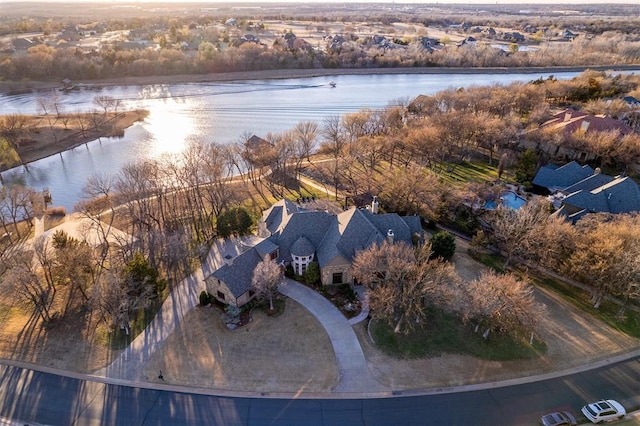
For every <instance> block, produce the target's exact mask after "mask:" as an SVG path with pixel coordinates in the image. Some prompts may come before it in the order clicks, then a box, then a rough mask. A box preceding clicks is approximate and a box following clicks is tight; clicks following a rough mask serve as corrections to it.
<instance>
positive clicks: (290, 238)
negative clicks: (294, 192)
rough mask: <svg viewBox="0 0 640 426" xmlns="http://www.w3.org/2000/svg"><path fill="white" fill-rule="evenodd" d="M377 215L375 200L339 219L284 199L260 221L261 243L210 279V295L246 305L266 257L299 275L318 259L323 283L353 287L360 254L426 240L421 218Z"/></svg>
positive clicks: (230, 261)
mask: <svg viewBox="0 0 640 426" xmlns="http://www.w3.org/2000/svg"><path fill="white" fill-rule="evenodd" d="M377 211H378V206H377V200H376V199H375V198H374V201H373V202H372V204H371V206H370V208H369V209H357V208H355V207H353V208H351V209H349V210H346V211H344V212H342V213H340V214H337V215H336V214H332V213H328V212H326V211H311V210H306V209H305V208H303V207H302V206H301V205H299V204H297V203H294V202H292V201H288V200H284V199H283V200H280V201H278V202H277V203H275V204H274V205H273V206H271V207H270V208H269V209H267V210H265V211H264V212H263V214H262V218H261V219H260V221H259V224H258V236H259V237H261V238H263V240H262V241H261V242H260V243H259V244H257V245H256V246H254V247H252V248H251V249H249V250H247V251H245V252H244V253H242V254H240V255H238V256H237V257H235V258H233V259H228V262H227V264H226V265H224V266H223V267H222V268H220V269H218V270H217V271H215V272H214V273H213V274H212V275H211V276H210V277H208V278H207V279H206V280H205V282H206V284H207V291H208V292H209V293H211V294H212V295H214V296H215V297H216V298H217V299H218V300H220V301H221V302H224V303H228V304H232V305H234V306H242V305H243V304H245V303H247V302H248V301H249V300H251V298H253V296H254V293H253V290H252V287H251V278H252V274H253V270H254V269H255V267H256V265H257V264H258V263H259V262H260V261H262V260H263V259H265V258H266V257H269V258H271V259H273V260H275V261H277V262H279V263H280V264H281V265H283V266H284V265H290V266H291V268H292V269H293V270H294V272H295V273H296V274H298V275H303V274H304V273H305V272H306V270H307V268H308V267H309V265H310V264H311V262H314V261H316V262H318V265H319V267H320V274H321V282H322V284H323V285H333V284H350V283H353V282H354V278H353V274H352V272H351V263H352V262H353V259H354V257H355V256H356V254H357V253H358V252H359V251H361V250H365V249H367V248H369V247H371V246H372V245H373V244H381V243H382V242H383V241H385V240H389V241H393V242H404V243H406V244H412V242H413V238H414V236H416V235H417V236H422V228H421V226H420V218H419V217H418V216H407V217H401V216H399V215H397V214H395V213H387V214H378V213H377Z"/></svg>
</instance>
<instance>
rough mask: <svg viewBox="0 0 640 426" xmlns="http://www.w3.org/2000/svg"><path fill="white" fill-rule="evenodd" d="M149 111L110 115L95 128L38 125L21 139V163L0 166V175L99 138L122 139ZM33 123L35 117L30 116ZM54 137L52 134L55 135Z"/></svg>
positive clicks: (18, 153)
mask: <svg viewBox="0 0 640 426" xmlns="http://www.w3.org/2000/svg"><path fill="white" fill-rule="evenodd" d="M147 114H148V112H147V111H145V110H130V111H123V112H119V113H110V114H109V118H108V119H107V120H106V121H104V122H103V123H101V124H100V125H99V126H98V127H97V128H85V129H84V130H82V129H79V128H62V127H61V126H60V125H57V126H54V127H53V128H48V127H47V126H41V127H40V128H38V129H37V130H36V131H33V130H29V131H27V132H26V133H25V134H24V135H23V136H24V138H23V139H25V140H28V141H29V142H28V143H27V144H26V145H25V146H22V147H20V148H18V149H17V150H16V153H17V155H18V157H19V158H20V162H21V164H16V165H13V166H11V167H7V166H5V165H2V166H0V172H5V171H7V170H12V169H14V168H16V167H20V166H27V167H28V165H29V164H30V163H32V162H34V161H38V160H42V159H43V158H48V157H52V156H54V155H58V154H62V153H63V152H66V151H70V150H72V149H74V148H77V147H79V146H81V145H84V144H86V143H89V142H92V141H94V140H97V139H100V138H109V137H121V136H123V135H124V132H125V130H126V129H128V128H129V127H131V126H133V125H134V124H135V123H137V122H140V121H143V120H144V119H145V118H146V116H147ZM29 117H30V118H31V119H33V120H35V119H37V117H39V116H38V115H30V116H29ZM54 134H55V135H54Z"/></svg>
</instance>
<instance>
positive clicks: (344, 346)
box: [279, 279, 389, 394]
mask: <svg viewBox="0 0 640 426" xmlns="http://www.w3.org/2000/svg"><path fill="white" fill-rule="evenodd" d="M279 290H280V292H281V293H282V294H284V295H286V296H288V297H290V298H292V299H293V300H295V301H296V302H298V303H300V304H301V305H302V306H304V307H305V308H306V309H307V310H309V312H311V314H312V315H314V316H315V317H316V318H317V319H318V321H320V324H322V326H323V327H324V329H325V330H326V331H327V334H328V335H329V339H330V340H331V344H332V345H333V351H334V353H335V355H336V362H337V364H338V371H339V372H340V382H339V383H338V384H337V385H336V387H335V388H333V391H334V392H339V393H352V392H355V393H360V394H368V393H378V392H385V391H388V390H389V389H388V388H386V387H385V386H383V385H382V384H380V383H379V382H377V381H376V380H375V379H374V378H373V376H372V375H371V372H370V371H369V367H368V365H367V360H366V358H365V356H364V352H362V347H361V346H360V342H359V341H358V338H357V337H356V333H355V332H354V331H353V328H352V327H351V324H349V321H348V320H347V319H346V318H345V317H344V315H342V313H341V312H340V311H339V310H338V308H336V307H335V306H334V305H333V304H332V303H331V302H329V301H328V300H327V299H325V298H324V297H323V296H321V295H320V294H318V293H317V292H315V291H314V290H312V289H310V288H309V287H306V286H304V285H302V284H300V283H298V282H296V281H293V280H290V279H286V280H285V282H284V283H282V284H281V285H280V287H279Z"/></svg>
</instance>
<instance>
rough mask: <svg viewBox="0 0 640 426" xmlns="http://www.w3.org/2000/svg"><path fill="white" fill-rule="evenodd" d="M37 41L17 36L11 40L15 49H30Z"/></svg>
mask: <svg viewBox="0 0 640 426" xmlns="http://www.w3.org/2000/svg"><path fill="white" fill-rule="evenodd" d="M35 45H36V43H34V42H33V40H31V39H28V38H17V39H15V40H13V41H12V42H11V47H12V48H13V50H14V51H19V50H29V48H31V47H33V46H35Z"/></svg>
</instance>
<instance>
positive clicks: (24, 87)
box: [0, 64, 640, 172]
mask: <svg viewBox="0 0 640 426" xmlns="http://www.w3.org/2000/svg"><path fill="white" fill-rule="evenodd" d="M587 69H590V70H596V71H609V70H616V71H624V70H628V71H632V70H639V71H640V64H638V65H610V66H604V65H603V66H574V67H566V66H558V67H522V68H506V67H485V68H454V67H428V68H340V69H291V70H289V69H287V70H266V71H238V72H230V73H213V74H179V75H168V76H149V77H124V78H113V79H105V80H84V81H78V82H74V83H75V85H77V86H85V87H106V86H135V85H150V84H151V85H153V84H198V83H214V82H229V81H247V80H282V79H290V78H291V79H293V78H313V77H323V76H326V77H331V76H341V75H384V74H514V73H521V74H536V73H542V74H553V73H558V72H583V71H585V70H587ZM60 86H61V83H60V82H57V81H0V94H4V95H6V96H11V95H15V94H18V93H25V92H38V91H46V90H55V89H58V88H60ZM1 116H2V115H1V114H0V117H1ZM140 120H141V119H140V118H138V119H134V120H132V121H130V120H126V121H129V123H128V124H125V125H124V127H121V128H120V131H124V129H126V128H128V127H130V126H131V125H133V124H134V123H135V122H136V121H140ZM98 133H100V134H98ZM98 133H93V134H92V135H91V137H86V136H83V137H81V138H78V137H75V138H73V137H71V138H65V140H58V141H57V142H55V143H51V144H47V146H40V147H39V149H36V150H31V149H26V150H23V151H22V152H19V155H20V157H21V159H22V164H20V165H28V164H29V163H32V162H34V161H38V160H41V159H43V158H47V157H50V156H53V155H57V154H61V153H63V152H65V151H68V150H71V149H73V148H75V147H77V146H80V145H82V144H85V143H87V142H90V141H92V140H95V139H99V138H101V137H108V136H113V135H116V134H117V132H115V133H114V132H113V131H110V132H104V131H103V132H98ZM69 139H71V140H69ZM20 165H16V166H14V167H0V172H4V171H7V170H11V169H13V168H15V167H19V166H20Z"/></svg>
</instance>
